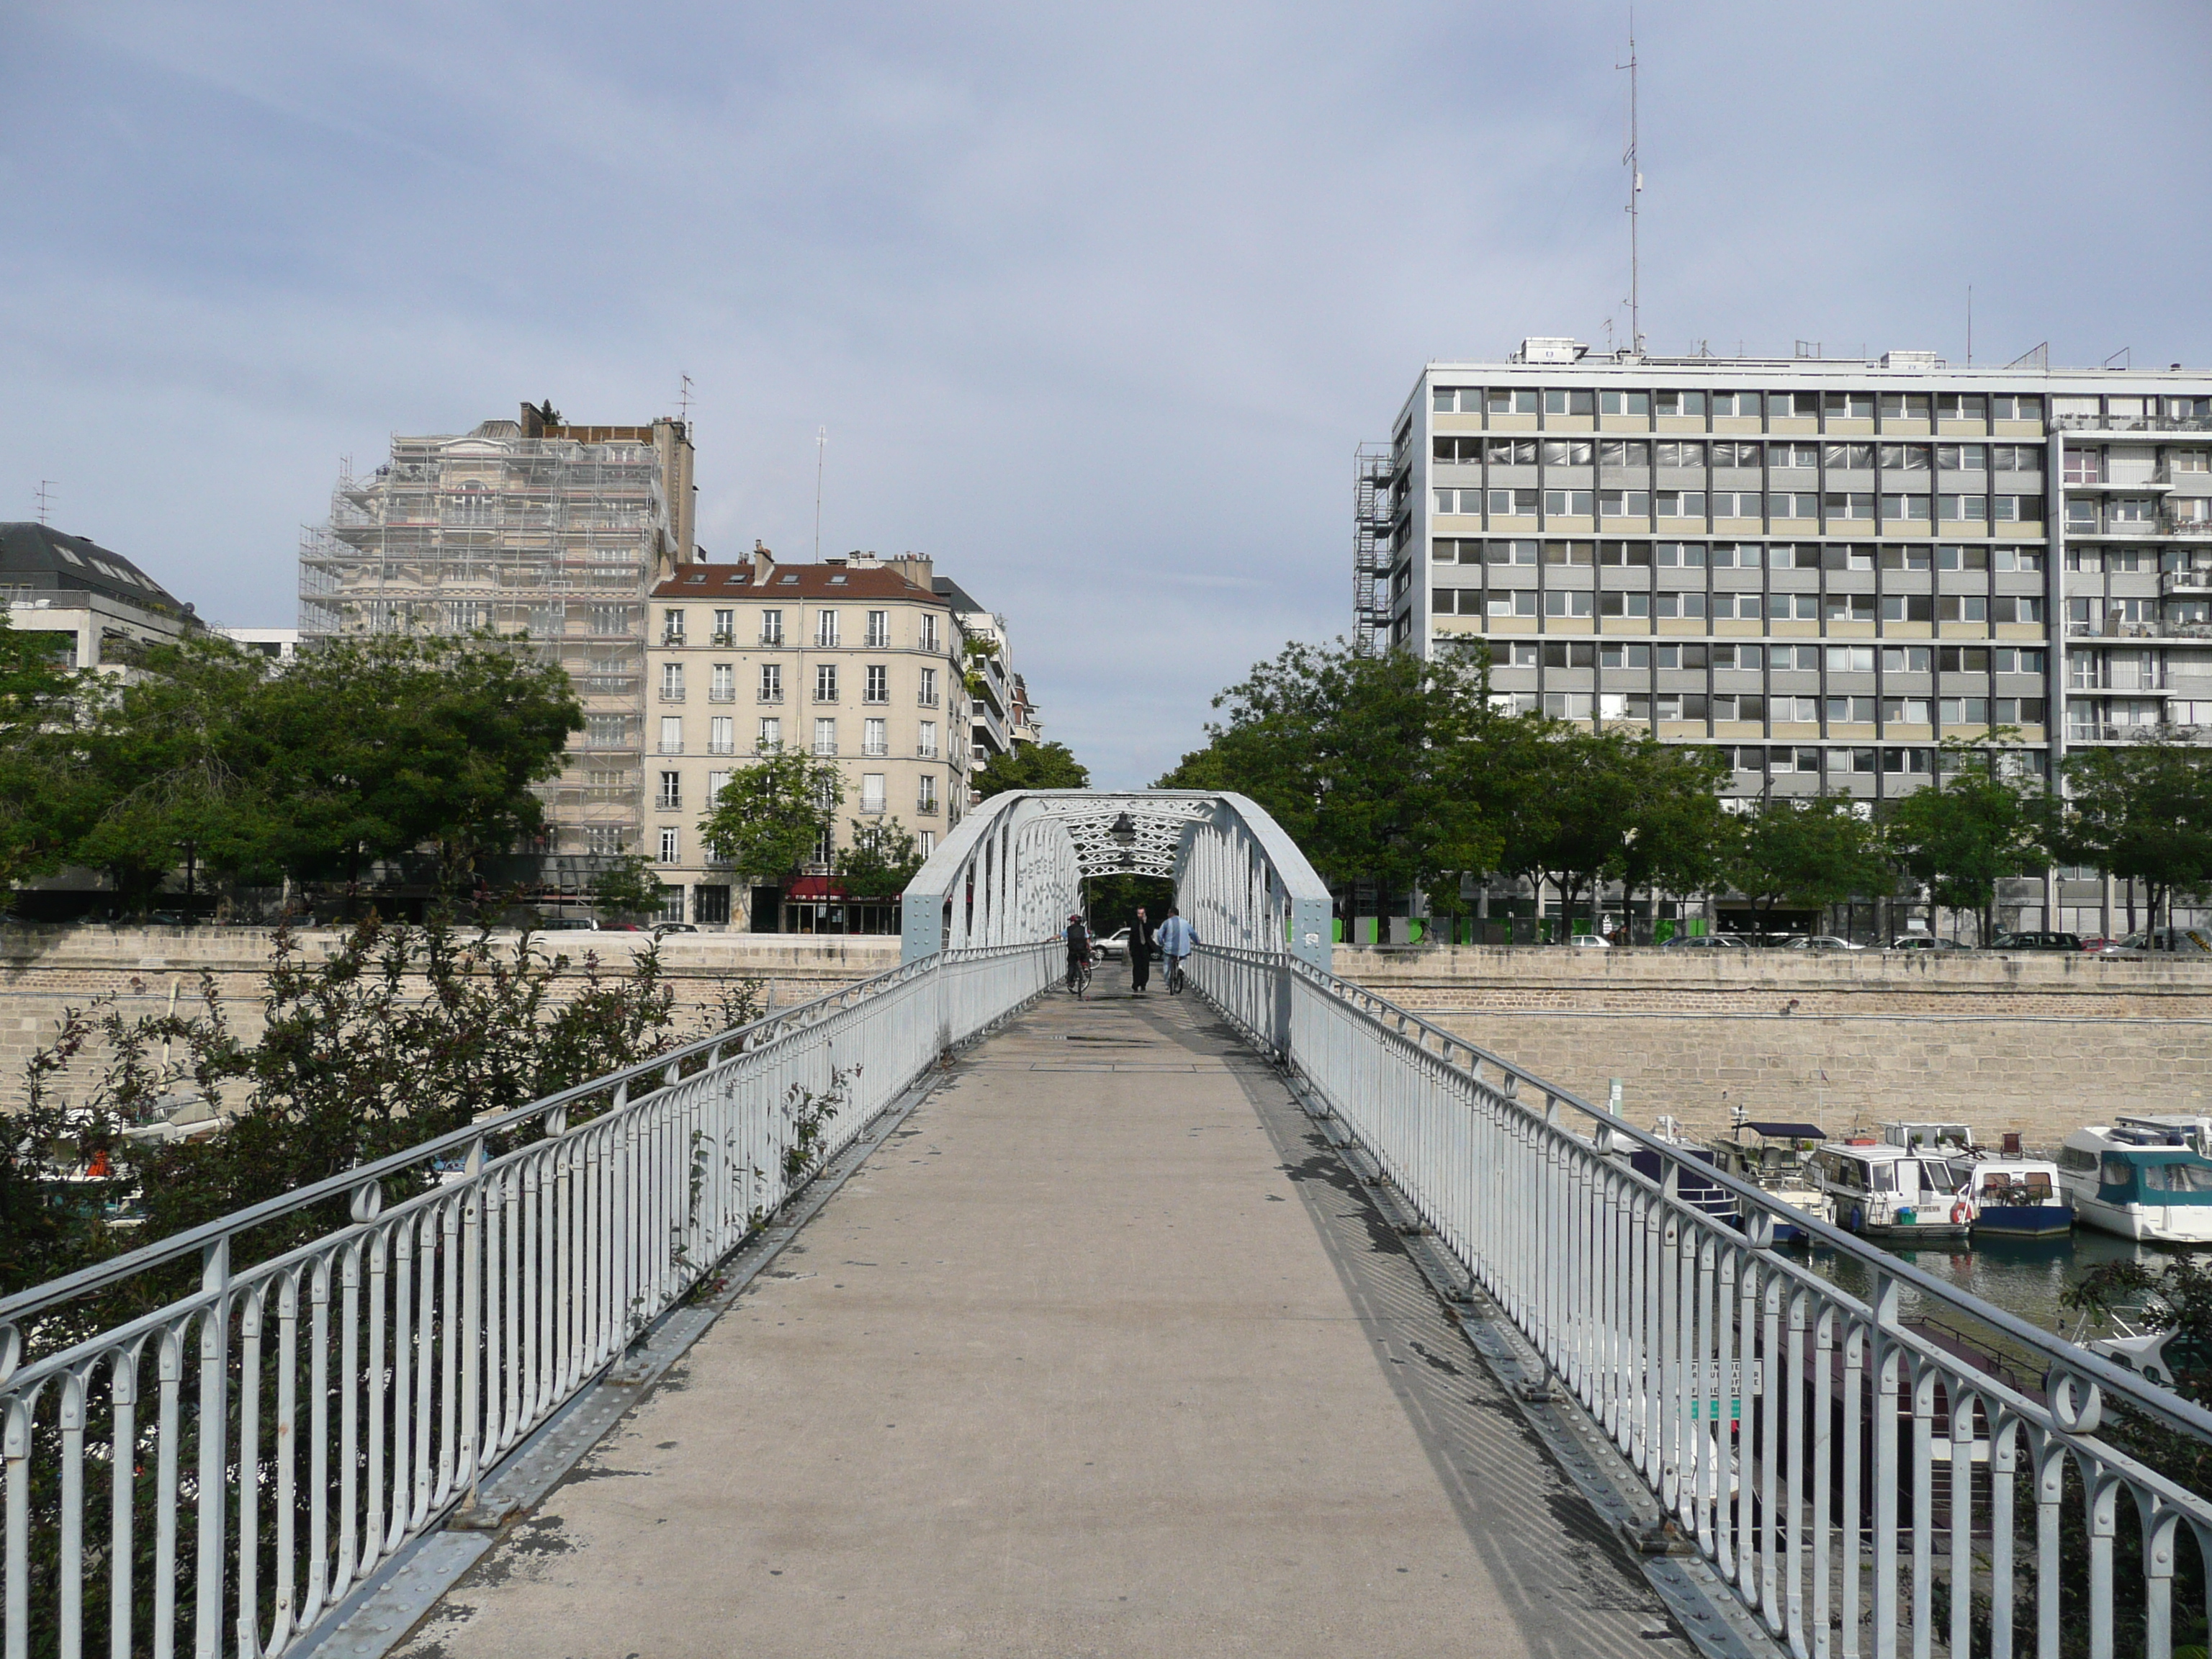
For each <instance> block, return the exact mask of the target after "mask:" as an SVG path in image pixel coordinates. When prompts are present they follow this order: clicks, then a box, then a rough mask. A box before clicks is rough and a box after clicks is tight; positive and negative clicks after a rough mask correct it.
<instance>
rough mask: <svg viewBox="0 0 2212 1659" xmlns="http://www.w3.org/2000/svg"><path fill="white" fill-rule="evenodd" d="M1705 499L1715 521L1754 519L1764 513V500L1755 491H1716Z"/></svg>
mask: <svg viewBox="0 0 2212 1659" xmlns="http://www.w3.org/2000/svg"><path fill="white" fill-rule="evenodd" d="M1707 499H1708V500H1710V501H1711V503H1712V508H1713V517H1715V518H1716V519H1756V518H1759V517H1762V516H1763V515H1764V514H1765V498H1764V497H1763V496H1762V495H1760V493H1759V491H1758V490H1756V489H1716V490H1714V491H1713V492H1712V494H1711V495H1710V496H1709V497H1708V498H1707Z"/></svg>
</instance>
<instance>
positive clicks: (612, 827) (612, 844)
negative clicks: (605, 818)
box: [584, 823, 629, 858]
mask: <svg viewBox="0 0 2212 1659" xmlns="http://www.w3.org/2000/svg"><path fill="white" fill-rule="evenodd" d="M628 840H629V831H628V830H627V829H623V826H622V825H621V824H619V823H587V824H586V825H585V826H584V850H585V851H586V853H593V854H598V855H599V856H600V857H602V858H619V857H621V856H622V855H623V854H624V853H627V852H628V851H629V847H628V846H627V845H626V844H625V843H626V842H628Z"/></svg>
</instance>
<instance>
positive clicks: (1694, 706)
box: [1545, 691, 1708, 720]
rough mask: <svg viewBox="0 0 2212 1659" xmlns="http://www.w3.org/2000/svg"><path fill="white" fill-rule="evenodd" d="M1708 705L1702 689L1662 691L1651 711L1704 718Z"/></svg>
mask: <svg viewBox="0 0 2212 1659" xmlns="http://www.w3.org/2000/svg"><path fill="white" fill-rule="evenodd" d="M1547 701H1548V699H1547ZM1707 707H1708V705H1707V703H1706V700H1705V693H1704V692H1702V691H1662V692H1660V693H1659V694H1658V695H1657V696H1654V697H1653V698H1652V699H1651V712H1652V713H1653V714H1654V715H1656V717H1657V718H1658V719H1660V720H1705V718H1707V712H1706V711H1707ZM1545 712H1546V713H1547V714H1548V713H1549V712H1550V710H1548V709H1547V710H1546V711H1545Z"/></svg>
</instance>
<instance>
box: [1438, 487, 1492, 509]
mask: <svg viewBox="0 0 2212 1659" xmlns="http://www.w3.org/2000/svg"><path fill="white" fill-rule="evenodd" d="M1429 493H1430V494H1431V495H1433V496H1435V497H1436V510H1437V512H1438V513H1458V512H1461V511H1462V510H1463V511H1465V512H1468V513H1480V512H1481V511H1482V492H1481V491H1480V490H1479V489H1436V490H1431V491H1430V492H1429ZM1462 499H1464V500H1465V501H1466V503H1467V505H1466V507H1464V509H1462V507H1461V506H1460V502H1461V501H1462Z"/></svg>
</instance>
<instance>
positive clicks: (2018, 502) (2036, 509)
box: [1990, 495, 2151, 524]
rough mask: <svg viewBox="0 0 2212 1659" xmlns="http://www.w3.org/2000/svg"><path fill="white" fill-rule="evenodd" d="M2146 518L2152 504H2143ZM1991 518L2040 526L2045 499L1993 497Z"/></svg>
mask: <svg viewBox="0 0 2212 1659" xmlns="http://www.w3.org/2000/svg"><path fill="white" fill-rule="evenodd" d="M2142 505H2143V507H2144V509H2145V511H2144V514H2143V516H2144V518H2145V520H2148V518H2149V516H2150V512H2149V509H2150V507H2151V503H2150V502H2148V501H2145V502H2144V503H2143V504H2142ZM1990 517H1991V518H1992V519H1995V520H1996V521H1997V522H1998V523H2000V524H2040V523H2041V522H2042V521H2043V497H2042V496H2040V495H1992V496H1991V497H1990Z"/></svg>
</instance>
